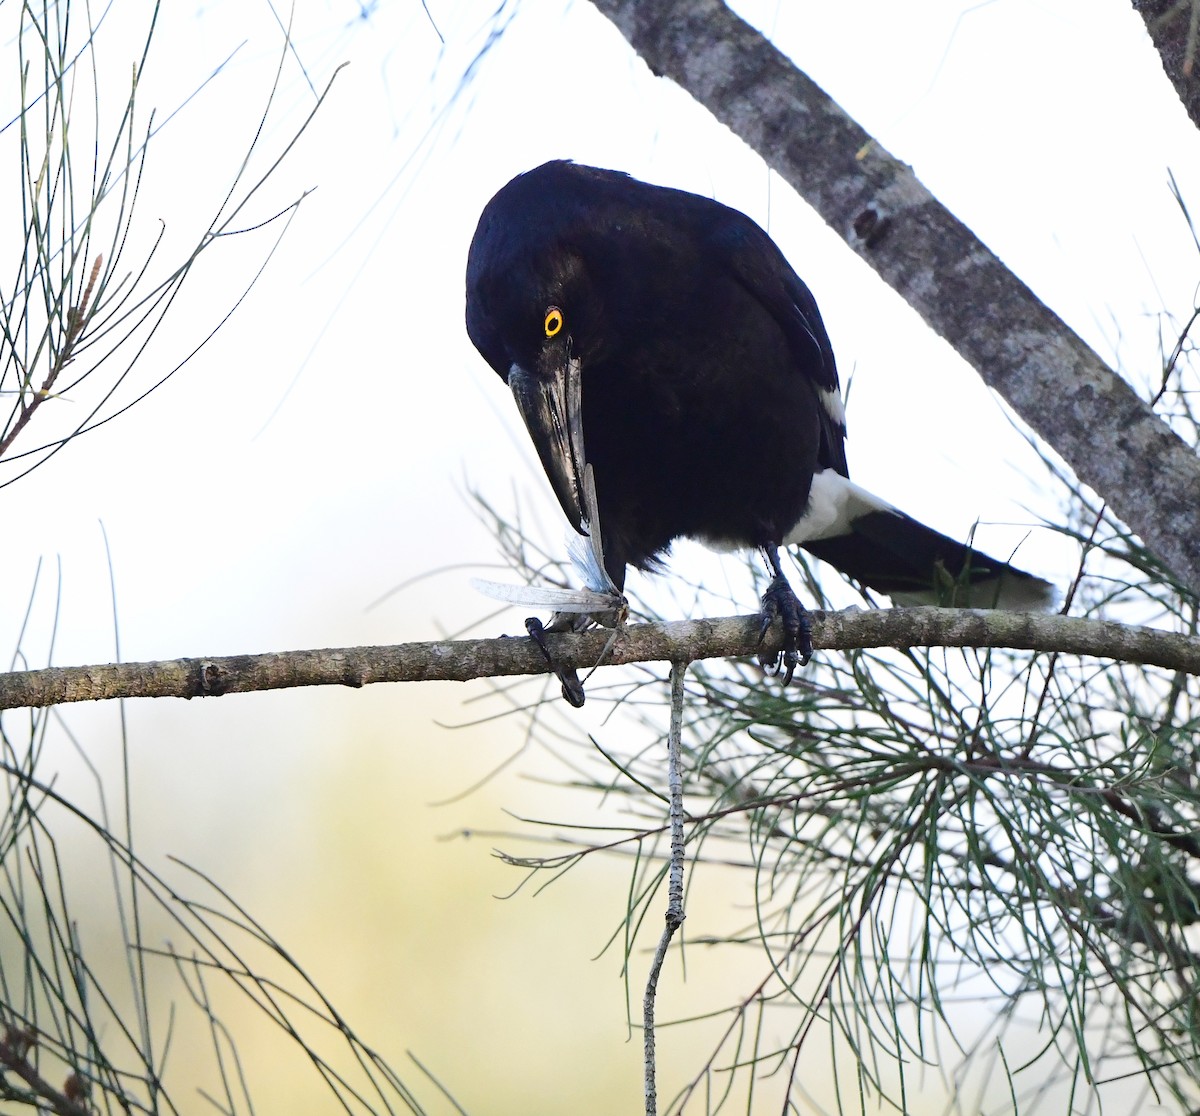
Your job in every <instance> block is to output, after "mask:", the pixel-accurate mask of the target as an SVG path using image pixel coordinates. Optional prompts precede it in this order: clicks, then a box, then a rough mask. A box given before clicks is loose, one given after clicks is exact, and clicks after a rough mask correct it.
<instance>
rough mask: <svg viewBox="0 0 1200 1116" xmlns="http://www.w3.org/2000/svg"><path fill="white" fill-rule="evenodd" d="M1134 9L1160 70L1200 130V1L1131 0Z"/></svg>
mask: <svg viewBox="0 0 1200 1116" xmlns="http://www.w3.org/2000/svg"><path fill="white" fill-rule="evenodd" d="M1133 10H1134V11H1135V12H1137V13H1138V14H1139V15H1140V16H1141V17H1142V19H1144V20H1145V21H1146V30H1147V31H1148V32H1149V33H1150V41H1151V42H1152V43H1153V44H1154V49H1155V50H1157V51H1158V56H1159V58H1161V59H1162V66H1163V71H1164V72H1165V73H1166V75H1167V78H1168V80H1169V81H1170V82H1171V84H1172V85H1173V86H1175V92H1176V93H1178V94H1179V99H1180V100H1181V101H1182V102H1183V107H1184V109H1186V110H1187V114H1188V116H1190V117H1191V118H1192V123H1193V124H1195V125H1196V127H1197V128H1200V58H1197V48H1198V45H1200V44H1198V43H1197V38H1198V33H1200V0H1133Z"/></svg>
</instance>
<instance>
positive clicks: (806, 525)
mask: <svg viewBox="0 0 1200 1116" xmlns="http://www.w3.org/2000/svg"><path fill="white" fill-rule="evenodd" d="M824 394H825V393H824V392H823V393H822V397H824ZM840 402H841V401H840V400H839V403H840ZM880 511H884V512H895V511H896V509H895V508H894V507H892V505H891V504H889V503H888V502H887V501H886V500H881V499H880V498H879V497H878V496H873V495H872V494H871V493H870V492H868V491H867V490H866V489H865V488H860V487H859V486H858V485H857V484H855V483H854V482H853V481H851V480H848V479H847V478H846V477H843V476H842V474H841V473H839V472H837V471H835V470H834V469H822V470H821V471H820V472H819V473H817V474H815V475H814V476H813V479H812V488H810V489H809V492H808V507H807V508H806V509H805V511H804V514H803V515H802V516H801V517H800V519H799V521H798V522H797V523H796V525H795V526H794V527H793V528H792V529H791V530H790V531H789V532H788V533H787V534H786V535H785V536H784V538H783V542H784V544H785V545H787V546H798V545H799V544H800V543H806V542H815V541H816V540H818V539H832V538H836V537H837V536H838V535H849V534H850V533H851V528H850V524H851V523H853V521H854V520H856V519H858V518H859V517H860V516H863V515H868V514H869V513H871V512H880ZM897 514H898V513H897Z"/></svg>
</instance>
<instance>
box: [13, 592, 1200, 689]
mask: <svg viewBox="0 0 1200 1116" xmlns="http://www.w3.org/2000/svg"><path fill="white" fill-rule="evenodd" d="M809 615H810V616H811V617H812V625H813V632H812V638H813V645H814V647H817V648H825V649H827V650H840V651H846V650H851V649H855V648H866V647H993V648H1012V649H1015V650H1030V651H1046V652H1059V653H1062V654H1072V655H1088V656H1094V657H1097V658H1105V659H1116V660H1119V661H1122V662H1129V663H1143V664H1146V665H1150V666H1158V667H1163V668H1164V669H1167V670H1176V671H1182V672H1184V673H1186V674H1196V675H1200V639H1194V638H1191V637H1189V636H1183V635H1177V634H1175V633H1172V632H1163V631H1158V630H1157V629H1155V628H1139V627H1131V626H1129V625H1126V624H1116V623H1112V622H1108V621H1099V620H1082V619H1077V618H1074V617H1067V616H1046V615H1043V614H1041V613H1024V612H1002V611H993V610H986V611H985V610H972V609H960V608H891V609H869V610H863V609H854V608H852V609H847V610H846V611H845V612H812V613H810V614H809ZM758 630H759V618H758V617H757V616H727V617H722V618H719V619H714V620H679V621H674V622H672V623H656V624H633V625H630V626H628V627H625V628H621V629H619V630H618V631H617V632H615V633H613V632H610V631H607V630H604V629H601V630H597V631H590V632H583V633H569V634H560V635H550V634H547V635H546V637H545V639H546V644H547V646H548V647H549V649H550V651H551V653H552V654H553V655H554V658H555V661H556V663H557V664H558V665H559V666H561V667H565V668H574V669H576V670H588V669H590V668H591V667H593V666H594V665H596V664H597V663H600V662H603V663H604V664H605V665H618V664H621V663H639V662H672V663H690V662H694V661H695V660H697V659H713V658H736V657H750V656H755V655H758V654H759V653H760V652H764V653H766V654H767V655H773V654H775V653H777V652H778V651H779V637H778V633H777V631H775V630H774V629H773V630H772V631H771V632H770V633H769V634H768V636H767V638H766V640H764V641H763V642H762V643H761V644H760V643H759V640H758ZM544 673H546V660H545V659H544V658H543V656H542V654H541V652H540V651H539V650H538V649H537V647H536V645H535V644H534V642H533V640H531V639H525V638H520V639H509V638H507V637H503V636H502V637H500V638H499V639H476V640H455V641H450V640H444V641H439V642H432V643H400V644H395V645H393V646H390V647H343V648H332V649H328V650H319V651H278V652H270V653H267V654H262V655H227V656H223V657H221V658H212V659H175V660H171V661H167V662H154V663H113V664H108V665H103V666H84V667H48V668H46V669H44V670H27V671H14V672H12V673H10V674H0V709H18V708H30V707H36V706H47V705H57V704H59V703H61V702H72V701H101V700H105V699H111V698H131V697H176V698H193V697H218V696H220V695H222V694H232V693H248V692H250V691H253V690H281V689H287V688H289V687H295V686H355V687H357V686H366V685H369V684H370V683H372V682H425V681H431V680H442V681H449V682H466V681H469V680H470V679H474V678H500V677H505V676H512V675H519V674H544Z"/></svg>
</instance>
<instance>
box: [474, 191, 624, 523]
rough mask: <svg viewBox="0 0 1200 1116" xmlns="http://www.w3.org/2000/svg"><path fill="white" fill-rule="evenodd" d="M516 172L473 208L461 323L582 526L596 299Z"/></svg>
mask: <svg viewBox="0 0 1200 1116" xmlns="http://www.w3.org/2000/svg"><path fill="white" fill-rule="evenodd" d="M525 178H528V176H522V177H521V178H517V179H515V180H514V181H513V182H511V183H509V185H508V186H506V187H504V189H502V190H501V191H500V193H498V194H497V195H496V196H495V197H494V198H493V199H492V200H491V202H489V203H488V205H487V207H486V208H485V209H484V211H483V215H482V216H481V217H480V220H479V226H478V228H477V229H476V231H475V237H474V239H473V240H472V242H471V249H470V253H469V255H468V259H467V307H466V319H467V333H468V334H469V335H470V338H471V340H472V341H473V342H474V344H475V347H476V348H477V349H478V350H479V351H480V353H482V354H483V356H484V358H485V359H486V360H487V362H488V363H489V364H490V365H491V366H492V368H494V369H495V370H496V372H497V373H498V374H499V375H500V376H501V377H502V378H503V379H504V381H505V382H506V383H507V384H508V386H509V388H510V390H511V391H512V393H513V397H514V399H515V400H516V402H517V407H518V409H519V410H520V412H521V417H522V418H523V419H524V421H525V425H526V427H527V428H528V429H529V433H530V436H531V437H532V439H533V443H534V446H535V447H536V448H537V451H538V456H539V457H540V458H541V462H542V466H543V468H544V469H545V470H546V475H547V477H548V478H549V480H550V484H551V487H552V488H553V489H554V494H555V495H556V496H557V497H558V501H559V503H560V504H561V505H562V509H563V511H564V512H565V513H566V516H567V519H568V520H569V521H570V522H571V525H572V526H573V527H574V528H575V529H576V530H577V531H580V532H581V533H584V530H585V523H586V519H587V516H586V515H585V506H586V504H585V500H584V496H583V468H584V464H585V463H586V457H585V452H584V441H583V415H582V403H581V400H582V374H583V368H584V367H585V365H586V364H587V363H588V362H589V358H591V357H592V356H593V355H594V351H595V344H594V339H595V338H598V337H599V336H600V334H601V331H600V330H598V329H597V328H596V323H597V321H598V319H599V317H600V313H601V308H600V306H599V301H598V298H597V295H596V292H595V290H594V289H593V287H592V285H591V284H590V283H589V280H588V269H587V267H586V264H585V261H584V258H583V254H582V253H581V251H580V249H579V248H578V247H577V246H575V245H573V244H571V243H569V242H568V240H567V239H566V238H565V237H564V236H563V235H561V230H562V229H563V228H564V227H565V225H566V222H564V221H563V220H562V214H561V212H557V211H556V209H555V199H554V198H553V197H547V196H546V191H545V189H544V188H541V189H539V188H538V186H539V184H538V183H536V182H534V183H530V182H523V181H522V179H525ZM560 200H561V199H560Z"/></svg>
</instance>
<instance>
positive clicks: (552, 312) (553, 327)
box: [544, 306, 563, 337]
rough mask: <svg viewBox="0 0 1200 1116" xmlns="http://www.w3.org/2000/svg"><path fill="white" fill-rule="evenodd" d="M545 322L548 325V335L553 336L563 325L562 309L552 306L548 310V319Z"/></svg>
mask: <svg viewBox="0 0 1200 1116" xmlns="http://www.w3.org/2000/svg"><path fill="white" fill-rule="evenodd" d="M544 324H545V327H546V336H547V337H553V336H554V335H555V334H556V333H558V332H559V331H560V330H561V329H562V327H563V316H562V311H561V310H560V309H559V308H558V307H557V306H551V307H550V309H549V310H547V311H546V321H545V323H544Z"/></svg>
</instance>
